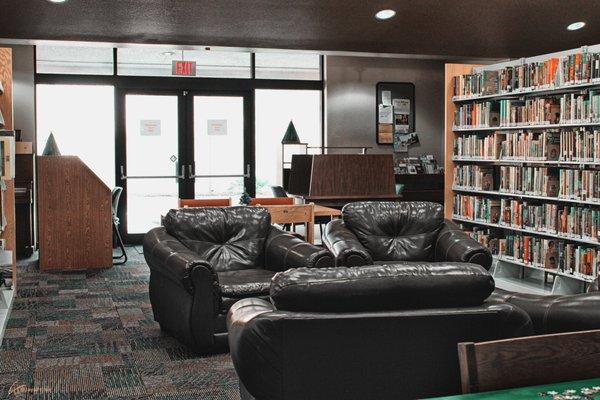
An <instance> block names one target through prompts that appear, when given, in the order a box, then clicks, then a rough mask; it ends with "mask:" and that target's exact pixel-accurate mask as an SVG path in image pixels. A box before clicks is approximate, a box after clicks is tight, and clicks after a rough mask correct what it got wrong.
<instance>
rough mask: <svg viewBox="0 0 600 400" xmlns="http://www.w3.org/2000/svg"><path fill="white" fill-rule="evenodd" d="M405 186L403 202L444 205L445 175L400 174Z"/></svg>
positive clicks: (397, 181)
mask: <svg viewBox="0 0 600 400" xmlns="http://www.w3.org/2000/svg"><path fill="white" fill-rule="evenodd" d="M396 183H401V184H403V185H404V189H403V190H402V192H401V193H402V201H433V202H435V203H439V204H444V174H398V175H396Z"/></svg>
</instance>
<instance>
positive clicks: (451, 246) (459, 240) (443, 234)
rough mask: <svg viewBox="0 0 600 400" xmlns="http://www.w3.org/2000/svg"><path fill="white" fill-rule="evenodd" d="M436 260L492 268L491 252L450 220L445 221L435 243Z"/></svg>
mask: <svg viewBox="0 0 600 400" xmlns="http://www.w3.org/2000/svg"><path fill="white" fill-rule="evenodd" d="M435 259H436V261H453V262H468V263H474V264H479V265H481V266H482V267H483V268H485V269H488V270H489V269H490V267H491V266H492V253H490V250H489V249H488V248H487V247H485V246H483V245H482V244H481V243H479V242H478V241H477V240H475V239H473V238H471V237H470V236H469V235H467V234H466V233H464V232H463V231H462V230H461V229H460V228H459V227H458V225H456V224H455V223H454V222H452V221H449V220H445V221H444V225H443V226H442V229H441V230H440V233H439V234H438V237H437V240H436V242H435Z"/></svg>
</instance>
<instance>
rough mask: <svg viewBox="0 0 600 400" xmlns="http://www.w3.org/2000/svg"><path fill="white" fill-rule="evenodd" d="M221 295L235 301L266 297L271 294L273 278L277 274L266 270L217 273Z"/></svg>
mask: <svg viewBox="0 0 600 400" xmlns="http://www.w3.org/2000/svg"><path fill="white" fill-rule="evenodd" d="M217 275H218V277H219V286H220V287H221V295H222V296H223V297H230V298H234V299H241V298H245V297H254V296H265V295H268V294H269V288H270V286H271V278H272V277H273V275H275V272H273V271H269V270H266V269H258V268H257V269H245V270H240V271H223V272H218V273H217Z"/></svg>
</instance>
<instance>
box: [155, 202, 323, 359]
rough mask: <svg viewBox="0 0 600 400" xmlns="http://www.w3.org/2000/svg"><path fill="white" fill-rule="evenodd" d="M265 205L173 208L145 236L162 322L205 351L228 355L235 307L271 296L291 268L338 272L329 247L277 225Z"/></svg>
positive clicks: (163, 327)
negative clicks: (228, 322) (277, 278)
mask: <svg viewBox="0 0 600 400" xmlns="http://www.w3.org/2000/svg"><path fill="white" fill-rule="evenodd" d="M270 221H271V218H270V215H269V213H268V211H267V210H266V209H264V208H261V207H227V208H217V207H206V208H183V209H178V210H171V211H169V213H168V214H167V215H166V216H165V218H164V220H163V225H164V226H163V227H159V228H155V229H152V230H151V231H150V232H148V233H147V234H146V236H145V238H144V256H145V258H146V261H147V263H148V265H149V267H150V302H151V304H152V310H153V312H154V319H155V320H156V321H157V322H158V323H159V324H160V326H161V329H163V330H164V331H166V332H169V333H170V334H171V335H173V336H174V337H175V338H177V339H179V340H180V341H181V342H183V343H184V344H186V345H188V346H190V347H191V348H192V349H194V350H195V351H197V352H201V353H211V352H219V351H226V350H227V334H226V329H225V316H226V314H227V311H228V310H229V308H230V307H231V305H232V304H233V303H235V302H236V301H237V300H239V299H241V298H244V297H250V296H259V297H260V296H267V295H268V294H269V286H270V283H271V278H272V277H273V275H275V273H276V272H278V271H284V270H287V269H289V268H295V267H307V268H315V267H316V268H321V267H331V266H333V263H334V261H333V257H332V256H331V254H330V253H329V251H327V250H326V249H323V248H320V247H317V246H314V245H312V244H309V243H307V242H305V241H303V240H301V239H299V238H298V237H296V236H294V235H291V234H289V233H286V232H284V231H282V230H280V229H277V228H275V227H273V226H271V223H270Z"/></svg>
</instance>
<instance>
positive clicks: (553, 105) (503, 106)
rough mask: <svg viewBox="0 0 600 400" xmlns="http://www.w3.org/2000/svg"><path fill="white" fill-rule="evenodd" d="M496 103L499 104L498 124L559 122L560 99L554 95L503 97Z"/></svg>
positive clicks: (515, 124) (517, 124)
mask: <svg viewBox="0 0 600 400" xmlns="http://www.w3.org/2000/svg"><path fill="white" fill-rule="evenodd" d="M498 103H499V104H500V110H499V123H500V126H520V125H544V124H558V123H559V122H560V100H559V99H556V98H554V97H546V98H542V97H538V98H535V99H527V100H512V99H505V100H500V101H499V102H498Z"/></svg>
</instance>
